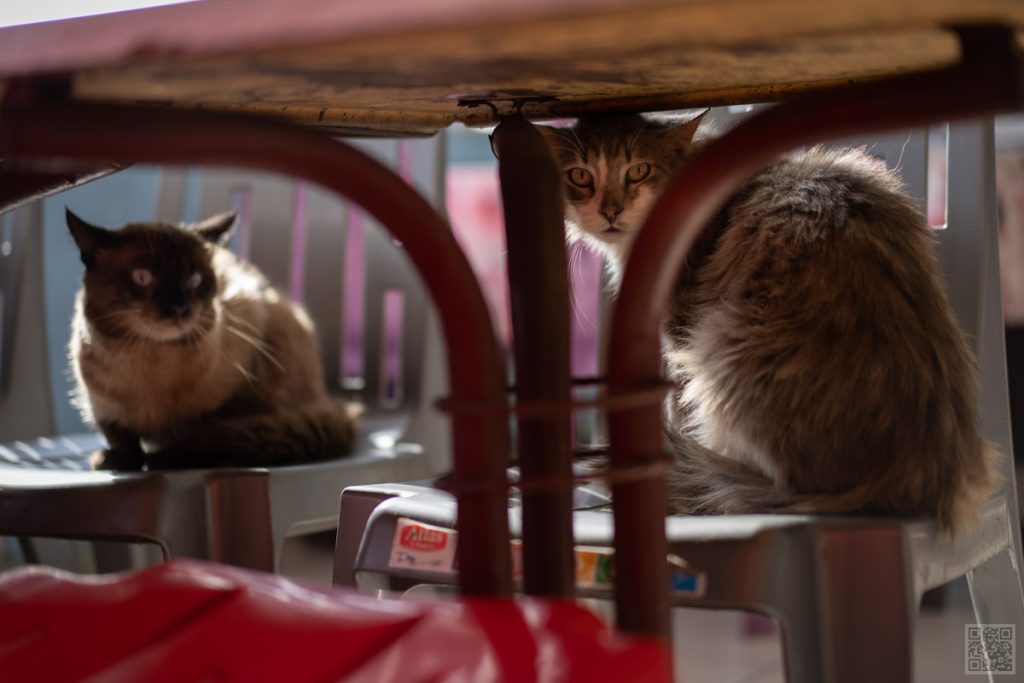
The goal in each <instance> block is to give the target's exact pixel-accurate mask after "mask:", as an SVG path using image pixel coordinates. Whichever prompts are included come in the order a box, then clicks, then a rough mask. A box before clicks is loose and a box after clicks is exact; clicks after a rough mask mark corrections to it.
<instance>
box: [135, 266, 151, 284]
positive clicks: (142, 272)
mask: <svg viewBox="0 0 1024 683" xmlns="http://www.w3.org/2000/svg"><path fill="white" fill-rule="evenodd" d="M132 282H134V283H135V284H137V285H138V286H139V287H149V286H150V285H151V284H153V273H151V272H149V271H148V270H146V269H145V268H136V269H135V270H133V271H132Z"/></svg>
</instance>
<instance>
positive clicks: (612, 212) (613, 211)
mask: <svg viewBox="0 0 1024 683" xmlns="http://www.w3.org/2000/svg"><path fill="white" fill-rule="evenodd" d="M600 212H601V215H602V216H604V217H605V218H606V219H607V220H608V222H609V223H614V222H615V219H616V218H618V217H619V214H620V213H622V207H621V206H619V207H615V208H610V207H608V208H601V209H600Z"/></svg>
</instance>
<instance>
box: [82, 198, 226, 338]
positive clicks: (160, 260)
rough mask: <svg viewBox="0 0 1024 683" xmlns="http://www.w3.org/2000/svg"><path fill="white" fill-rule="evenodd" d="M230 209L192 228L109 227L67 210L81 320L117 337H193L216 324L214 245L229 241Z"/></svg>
mask: <svg viewBox="0 0 1024 683" xmlns="http://www.w3.org/2000/svg"><path fill="white" fill-rule="evenodd" d="M234 221H235V215H234V213H228V214H220V215H218V216H214V217H213V218H211V219H208V220H207V221H204V222H202V223H198V224H195V225H188V226H182V227H175V226H172V225H167V224H161V223H134V224H130V225H128V226H126V227H124V228H123V229H121V230H118V231H113V230H107V229H105V228H101V227H97V226H94V225H90V224H88V223H86V222H85V221H83V220H82V219H81V218H79V217H78V216H76V215H74V214H73V213H71V212H70V211H68V212H67V223H68V228H70V230H71V235H72V236H73V237H74V239H75V243H76V244H77V245H78V248H79V251H80V253H81V256H82V262H83V263H84V264H85V277H84V278H83V285H84V297H85V300H84V303H85V317H86V319H87V320H88V321H89V322H90V323H91V324H92V325H93V327H94V328H95V329H96V330H97V331H98V332H99V333H101V334H104V335H106V336H108V337H111V338H114V339H126V340H127V339H139V338H142V339H148V340H150V341H156V342H165V343H186V342H189V341H192V340H194V339H196V338H198V337H200V336H202V335H203V334H204V333H205V332H207V331H209V330H210V329H211V328H212V327H213V323H214V321H215V312H214V310H213V306H212V301H213V297H214V295H215V294H216V293H217V287H218V283H217V277H216V274H215V273H214V270H213V266H212V263H211V255H212V253H211V252H212V249H211V244H215V243H217V242H220V241H222V240H223V239H225V238H226V236H227V234H228V233H229V231H230V229H231V227H232V226H233V224H234Z"/></svg>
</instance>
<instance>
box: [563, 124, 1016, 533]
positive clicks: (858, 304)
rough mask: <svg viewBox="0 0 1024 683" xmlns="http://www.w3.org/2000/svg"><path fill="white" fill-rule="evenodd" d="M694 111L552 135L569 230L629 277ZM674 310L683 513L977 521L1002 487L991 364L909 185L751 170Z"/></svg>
mask: <svg viewBox="0 0 1024 683" xmlns="http://www.w3.org/2000/svg"><path fill="white" fill-rule="evenodd" d="M699 126H700V119H699V118H698V119H694V120H691V121H687V122H685V123H672V122H667V121H664V120H657V119H654V118H647V117H643V116H592V117H587V118H582V119H580V120H579V121H578V123H577V124H576V125H575V126H574V127H572V128H564V129H559V128H546V129H543V132H544V134H545V136H546V137H547V139H548V140H549V142H550V144H551V146H552V149H553V150H554V153H555V155H556V157H557V158H558V160H559V161H560V163H561V165H562V168H563V170H564V178H565V187H566V233H567V237H568V239H570V240H581V241H583V242H585V243H587V244H589V245H591V246H592V247H593V248H596V249H598V250H599V251H600V252H601V253H603V254H605V256H606V258H607V260H608V261H609V262H610V269H611V270H612V272H613V274H617V273H620V272H621V269H622V267H623V265H624V262H625V259H626V258H627V256H628V254H629V250H630V247H631V245H632V242H633V239H634V237H635V236H636V233H637V231H638V230H639V229H640V227H641V225H642V224H643V221H644V219H645V218H646V216H647V214H648V212H649V211H650V209H651V206H652V205H653V203H654V201H655V200H656V199H657V197H658V195H659V193H660V192H661V190H662V189H663V187H664V184H665V182H666V181H667V179H668V178H669V177H670V175H671V174H672V173H674V172H675V171H676V170H677V169H678V168H679V167H680V166H681V165H682V164H683V163H685V161H686V159H687V156H688V155H689V154H690V153H691V151H692V150H693V149H694V147H695V145H697V144H699V139H700V138H699V137H698V136H697V135H696V134H697V132H698V127H699ZM689 258H690V260H689V268H688V269H687V272H688V276H687V277H686V278H685V279H681V280H680V282H679V283H678V285H677V288H676V291H675V293H674V297H673V300H672V301H668V302H665V309H666V311H667V319H666V321H665V324H664V340H665V341H664V357H665V362H666V366H667V368H668V371H669V375H670V377H671V379H672V380H674V381H675V383H676V384H677V386H678V390H677V391H676V392H675V395H674V396H673V398H672V400H671V405H669V406H668V409H669V413H670V414H671V419H670V425H669V432H670V441H671V442H672V443H673V444H674V451H675V453H676V455H677V462H678V465H677V467H676V471H675V472H674V473H673V475H672V476H671V479H670V482H671V509H672V511H673V512H677V513H702V514H708V513H710V514H714V513H755V512H769V511H798V512H827V513H857V512H871V513H885V514H894V515H924V516H929V517H931V518H933V519H935V520H937V521H938V523H939V524H940V525H941V526H942V527H943V528H944V529H946V530H948V531H950V532H957V531H962V530H963V529H965V528H968V527H969V526H970V525H971V523H972V521H973V520H974V519H975V518H976V515H977V511H978V508H979V506H980V505H981V504H982V503H983V502H984V501H985V499H986V498H987V497H988V495H989V493H990V491H991V489H992V487H993V485H994V482H995V480H996V474H995V466H994V461H995V457H996V452H995V451H994V449H993V448H992V447H991V446H990V445H988V444H986V443H985V442H983V441H982V439H981V438H980V436H979V433H978V412H977V392H978V389H977V384H978V372H977V368H976V364H975V361H974V358H973V357H972V354H971V352H970V350H969V347H968V345H967V343H966V341H965V339H964V335H963V334H962V333H961V331H960V329H959V327H958V326H957V323H956V319H955V316H954V314H953V310H952V308H951V306H950V303H949V300H948V298H947V296H946V292H945V289H944V287H943V284H942V279H941V276H940V271H939V265H938V259H937V256H936V249H935V238H934V235H933V233H932V230H931V228H929V226H928V224H927V222H926V220H925V218H924V216H923V215H922V213H921V211H920V210H919V208H918V207H917V206H916V205H915V203H914V201H913V200H912V199H911V198H910V197H908V196H907V195H906V194H905V193H904V192H903V190H902V188H901V185H900V181H899V179H898V178H897V177H896V176H894V175H893V174H892V173H891V172H890V171H889V170H888V169H887V168H886V167H885V164H884V163H883V162H881V161H878V160H876V159H874V158H871V157H870V156H868V155H867V154H866V153H865V152H863V151H860V150H853V149H846V150H839V151H826V150H824V149H821V148H814V149H810V150H807V151H803V152H798V153H794V154H791V155H788V156H786V157H783V158H782V159H780V160H779V161H778V162H776V163H775V164H774V165H772V166H771V167H769V168H768V169H766V170H765V171H763V172H762V173H760V174H759V175H758V176H756V177H755V178H753V179H752V180H750V181H749V182H747V183H746V184H745V185H744V186H743V187H742V188H741V189H740V191H739V192H737V193H736V194H735V195H734V196H733V197H732V199H731V200H730V201H729V202H728V203H727V205H726V206H725V208H724V209H722V211H721V212H720V213H719V215H718V216H717V218H716V219H715V221H714V222H713V225H712V226H711V228H710V229H709V230H708V231H707V232H706V234H705V237H704V238H703V239H702V240H700V241H698V244H697V245H696V246H695V248H694V250H693V252H692V253H691V256H690V257H689Z"/></svg>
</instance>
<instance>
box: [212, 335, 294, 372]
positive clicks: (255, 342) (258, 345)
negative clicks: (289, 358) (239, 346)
mask: <svg viewBox="0 0 1024 683" xmlns="http://www.w3.org/2000/svg"><path fill="white" fill-rule="evenodd" d="M224 329H225V330H227V331H228V332H230V333H231V334H233V335H235V336H236V337H238V338H239V339H241V340H242V341H244V342H246V343H248V344H250V345H252V347H253V348H254V349H256V350H257V351H258V352H259V353H261V354H262V355H263V357H264V358H266V359H267V360H269V361H270V362H271V363H273V364H274V365H276V366H277V368H278V369H279V370H281V371H282V372H284V366H283V365H281V363H280V361H278V360H277V358H276V357H275V356H274V354H272V353H271V352H270V350H269V349H267V347H266V344H264V343H263V342H261V341H260V340H259V339H256V338H255V337H252V336H250V335H248V334H246V333H245V332H242V331H241V330H239V329H238V328H236V327H232V326H231V325H228V324H225V325H224Z"/></svg>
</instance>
